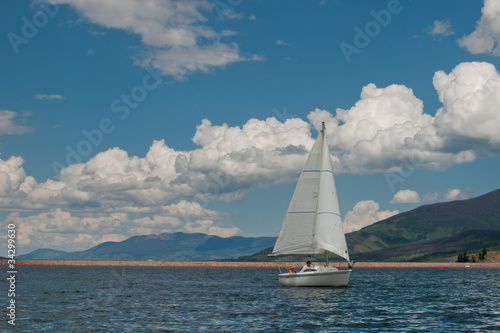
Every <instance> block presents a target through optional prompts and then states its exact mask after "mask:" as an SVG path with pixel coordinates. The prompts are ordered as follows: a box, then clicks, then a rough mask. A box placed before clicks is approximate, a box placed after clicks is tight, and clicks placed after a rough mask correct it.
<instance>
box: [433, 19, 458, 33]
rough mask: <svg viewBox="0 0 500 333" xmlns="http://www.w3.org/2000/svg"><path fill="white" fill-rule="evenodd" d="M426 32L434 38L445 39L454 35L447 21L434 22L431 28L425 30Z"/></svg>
mask: <svg viewBox="0 0 500 333" xmlns="http://www.w3.org/2000/svg"><path fill="white" fill-rule="evenodd" d="M427 32H428V34H429V35H431V36H434V37H446V36H450V35H453V34H454V33H455V32H454V31H453V29H452V28H451V22H450V21H448V20H435V21H434V23H433V24H432V26H431V27H429V28H428V29H427Z"/></svg>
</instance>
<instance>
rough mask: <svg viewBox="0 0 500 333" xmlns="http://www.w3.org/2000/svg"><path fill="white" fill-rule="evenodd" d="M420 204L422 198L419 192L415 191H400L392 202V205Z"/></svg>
mask: <svg viewBox="0 0 500 333" xmlns="http://www.w3.org/2000/svg"><path fill="white" fill-rule="evenodd" d="M418 202H420V196H419V195H418V192H416V191H413V190H400V191H398V193H396V194H394V197H393V198H392V200H391V204H393V205H394V204H402V203H418Z"/></svg>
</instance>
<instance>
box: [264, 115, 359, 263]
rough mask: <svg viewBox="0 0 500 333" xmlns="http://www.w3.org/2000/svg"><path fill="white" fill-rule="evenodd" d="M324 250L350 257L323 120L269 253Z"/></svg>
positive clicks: (347, 258) (290, 253) (310, 252)
mask: <svg viewBox="0 0 500 333" xmlns="http://www.w3.org/2000/svg"><path fill="white" fill-rule="evenodd" d="M325 251H330V252H332V253H335V254H337V255H339V256H341V257H343V258H344V259H346V260H347V261H349V253H348V251H347V244H346V240H345V235H344V231H343V228H342V218H341V216H340V209H339V202H338V198H337V190H336V188H335V179H334V176H333V170H332V163H331V160H330V151H329V150H328V142H327V139H326V130H325V127H324V124H323V129H322V130H321V132H320V133H319V135H318V138H317V139H316V142H315V143H314V146H313V148H312V150H311V152H310V154H309V157H308V158H307V162H306V165H305V167H304V170H302V173H301V174H300V177H299V181H298V183H297V187H296V188H295V192H294V193H293V197H292V201H291V202H290V205H289V206H288V211H287V213H286V216H285V220H284V221H283V225H282V226H281V230H280V233H279V235H278V239H277V241H276V244H275V246H274V249H273V252H272V254H271V255H272V256H278V255H298V254H300V255H315V254H324V253H325Z"/></svg>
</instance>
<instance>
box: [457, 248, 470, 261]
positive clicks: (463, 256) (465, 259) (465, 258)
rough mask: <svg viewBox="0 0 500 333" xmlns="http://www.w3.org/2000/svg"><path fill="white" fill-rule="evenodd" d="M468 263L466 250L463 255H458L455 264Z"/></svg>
mask: <svg viewBox="0 0 500 333" xmlns="http://www.w3.org/2000/svg"><path fill="white" fill-rule="evenodd" d="M467 261H469V256H468V255H467V250H464V252H463V253H459V254H458V257H457V262H467Z"/></svg>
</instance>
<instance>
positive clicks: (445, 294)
mask: <svg viewBox="0 0 500 333" xmlns="http://www.w3.org/2000/svg"><path fill="white" fill-rule="evenodd" d="M3 267H4V268H5V266H3ZM277 274H278V269H277V268H233V267H213V268H210V267H74V266H49V267H47V266H19V267H18V273H17V277H16V278H17V281H16V305H17V306H16V326H15V327H10V325H8V323H7V319H8V318H7V317H6V310H5V307H3V309H4V310H3V321H4V322H3V323H2V324H1V326H0V327H4V328H6V327H8V328H9V330H10V331H18V332H28V331H42V332H43V331H46V332H93V331H111V332H124V331H125V332H200V331H205V332H207V331H210V332H253V331H264V332H363V331H386V332H388V331H391V332H392V331H402V332H408V331H409V332H488V331H491V332H493V331H496V332H499V331H500V269H499V268H356V267H354V271H353V273H352V276H351V281H350V284H349V287H348V288H286V287H281V286H280V285H279V283H278V277H277ZM0 288H2V291H1V294H2V298H1V300H2V303H4V305H5V306H6V305H8V304H7V302H8V299H7V297H6V294H7V290H8V285H7V282H6V280H5V279H2V283H1V284H0Z"/></svg>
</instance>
